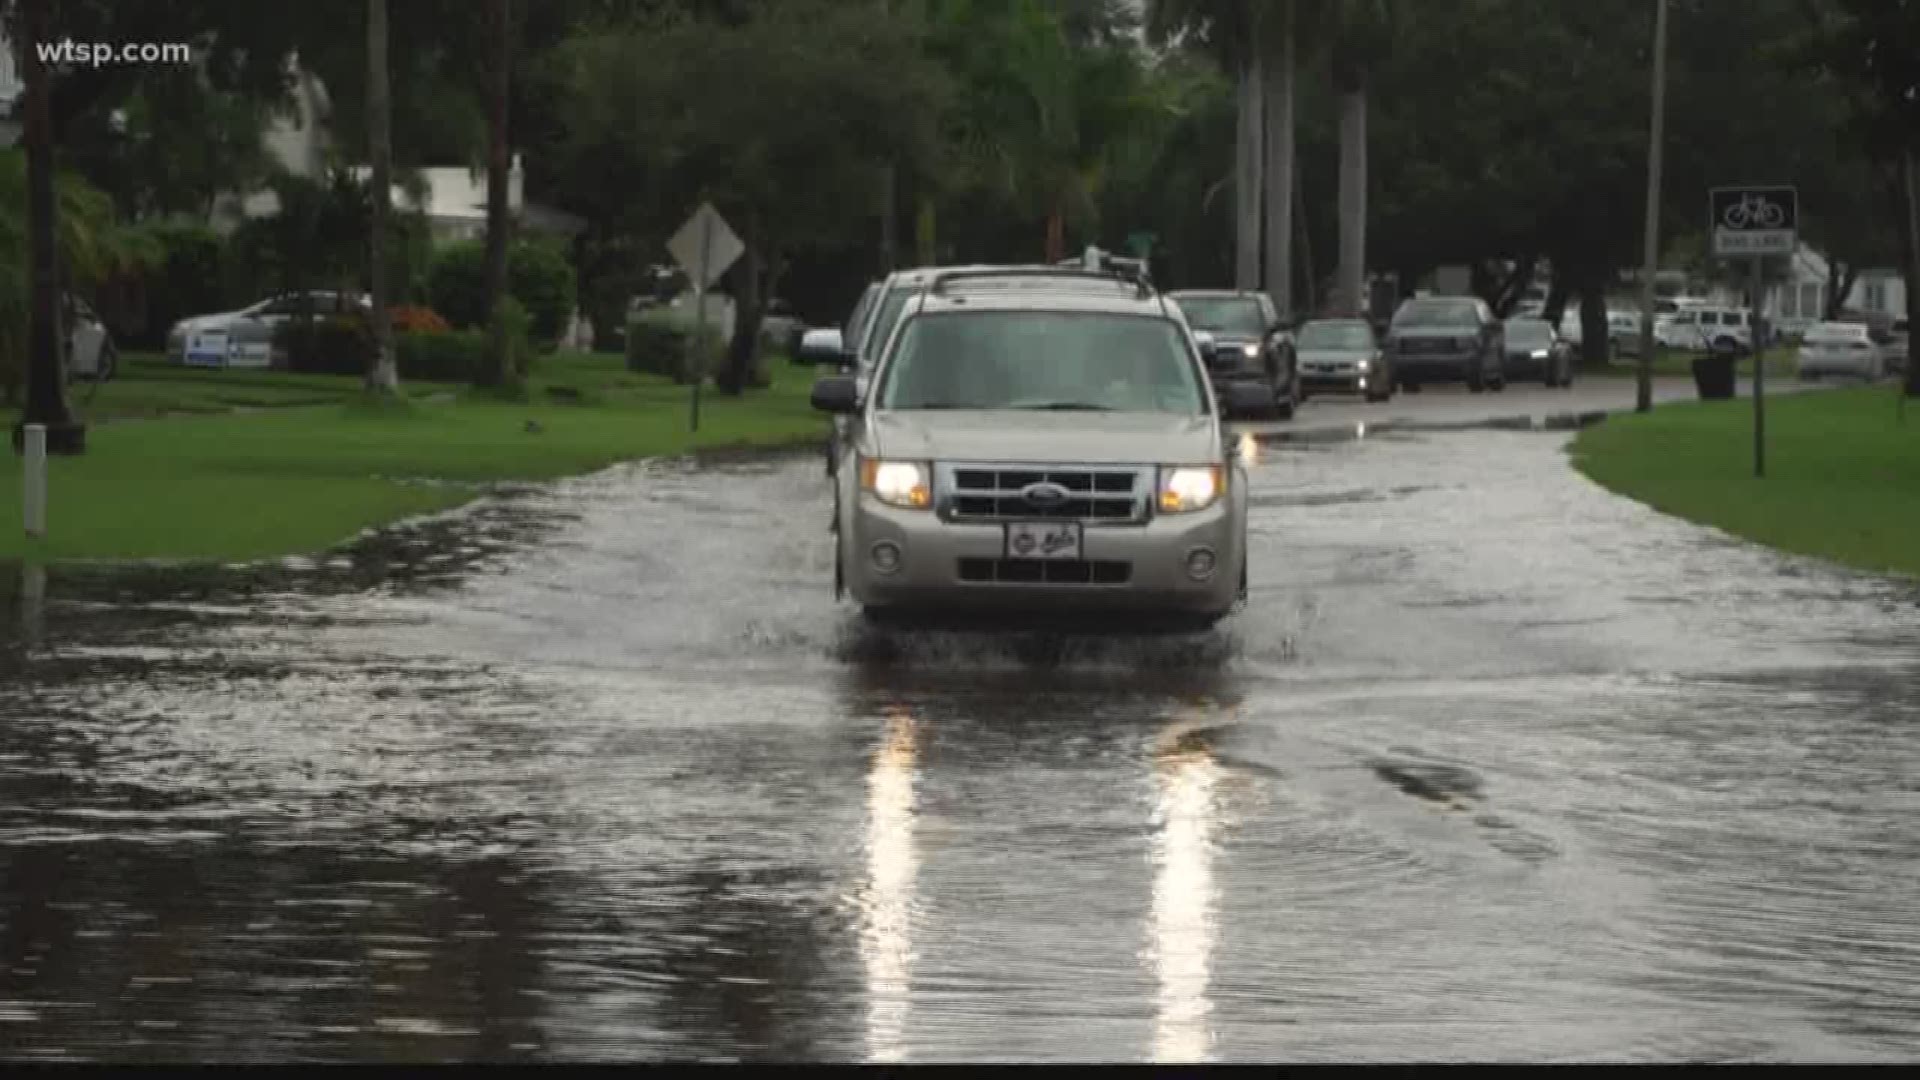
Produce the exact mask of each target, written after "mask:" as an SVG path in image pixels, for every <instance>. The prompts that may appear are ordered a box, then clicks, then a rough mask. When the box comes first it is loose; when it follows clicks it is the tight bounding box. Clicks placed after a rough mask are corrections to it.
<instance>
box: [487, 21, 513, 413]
mask: <svg viewBox="0 0 1920 1080" xmlns="http://www.w3.org/2000/svg"><path fill="white" fill-rule="evenodd" d="M512 14H513V3H512V0H487V29H488V31H489V33H490V40H489V44H490V45H491V47H492V51H493V55H492V57H491V62H490V63H489V65H488V72H487V74H488V80H487V320H488V325H489V326H490V328H491V334H490V340H491V346H490V349H489V351H490V353H491V356H490V357H489V363H488V365H487V367H488V371H487V372H486V374H485V378H486V380H487V381H489V382H493V383H496V384H504V383H510V382H512V381H514V376H515V372H514V360H513V355H512V348H513V343H512V342H510V341H508V339H507V324H506V320H505V318H504V317H503V311H502V307H503V305H504V303H505V302H506V300H507V299H508V295H507V244H508V236H507V233H508V230H509V229H510V228H512V225H513V222H512V220H511V218H510V216H509V213H508V207H507V174H508V169H509V156H508V155H509V150H508V146H507V95H508V92H509V90H510V82H509V80H510V77H511V75H510V73H511V71H512V69H513V23H512Z"/></svg>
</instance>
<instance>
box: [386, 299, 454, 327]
mask: <svg viewBox="0 0 1920 1080" xmlns="http://www.w3.org/2000/svg"><path fill="white" fill-rule="evenodd" d="M387 318H388V319H389V320H391V321H392V324H393V332H394V333H396V334H444V333H446V332H447V331H449V330H452V329H453V327H452V326H451V325H449V324H448V323H447V320H445V319H443V318H441V317H440V313H439V312H437V311H435V310H433V309H432V308H430V307H421V306H420V305H418V304H406V305H402V306H400V307H396V308H391V309H389V310H388V312H387Z"/></svg>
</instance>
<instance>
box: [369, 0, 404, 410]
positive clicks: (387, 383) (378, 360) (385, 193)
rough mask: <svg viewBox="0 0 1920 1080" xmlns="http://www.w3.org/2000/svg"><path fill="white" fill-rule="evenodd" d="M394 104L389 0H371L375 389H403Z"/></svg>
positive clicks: (372, 383)
mask: <svg viewBox="0 0 1920 1080" xmlns="http://www.w3.org/2000/svg"><path fill="white" fill-rule="evenodd" d="M391 107H392V103H391V102H390V101H389V99H388V95H387V0H367V138H368V141H369V142H370V143H371V144H372V145H370V146H369V147H368V148H367V156H368V158H370V159H371V161H372V164H373V168H372V173H373V192H372V195H373V213H372V215H371V216H372V219H373V227H372V229H371V230H370V231H371V233H372V235H371V236H369V237H368V251H369V253H370V257H371V261H370V262H369V263H368V266H367V286H368V291H369V292H371V293H372V294H373V312H372V315H373V350H374V351H373V365H372V367H370V368H369V369H368V370H367V389H368V390H371V391H373V392H374V393H377V394H395V393H398V392H399V390H400V368H399V365H398V364H397V363H396V362H395V360H394V354H393V320H392V318H391V317H390V314H389V312H388V298H387V241H388V236H387V221H388V217H389V216H390V214H391V212H392V206H391V202H392V197H391V193H392V189H393V181H392V176H393V144H392V140H391V139H390V138H389V136H388V130H387V129H388V121H389V120H390V119H391V115H390V109H391Z"/></svg>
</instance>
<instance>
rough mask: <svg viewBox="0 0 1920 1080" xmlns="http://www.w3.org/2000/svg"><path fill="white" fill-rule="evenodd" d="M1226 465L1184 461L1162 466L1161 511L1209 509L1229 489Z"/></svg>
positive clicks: (1183, 512)
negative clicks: (1180, 464)
mask: <svg viewBox="0 0 1920 1080" xmlns="http://www.w3.org/2000/svg"><path fill="white" fill-rule="evenodd" d="M1226 479H1227V477H1226V469H1225V468H1224V467H1223V466H1220V465H1182V466H1178V467H1173V468H1166V469H1162V470H1160V512H1161V513H1163V514H1187V513H1192V512H1193V511H1195V510H1205V509H1206V508H1207V507H1209V506H1212V505H1213V504H1214V503H1216V502H1218V501H1219V499H1220V493H1221V492H1222V491H1224V490H1226Z"/></svg>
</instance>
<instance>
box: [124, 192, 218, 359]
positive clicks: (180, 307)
mask: <svg viewBox="0 0 1920 1080" xmlns="http://www.w3.org/2000/svg"><path fill="white" fill-rule="evenodd" d="M151 235H152V236H153V238H154V240H155V241H156V242H157V243H158V244H159V245H160V246H161V248H162V249H163V250H164V251H165V252H166V255H165V257H164V258H163V259H162V260H161V262H160V264H159V265H158V266H156V267H154V268H153V269H151V270H149V271H146V272H144V273H142V274H141V275H140V276H139V288H140V291H141V292H142V293H144V299H145V309H146V310H145V312H144V314H145V318H143V319H139V320H138V321H139V323H140V324H141V325H139V326H138V327H137V328H136V329H134V330H133V331H132V332H131V333H129V334H127V335H126V337H127V340H126V341H125V342H123V343H122V347H123V348H125V347H139V348H149V349H157V348H161V347H162V346H164V345H165V343H166V337H167V331H168V330H169V329H170V328H172V326H173V324H174V323H176V322H178V321H180V320H181V319H185V318H189V317H191V316H194V315H207V314H211V313H213V312H216V311H222V310H225V309H226V308H228V307H231V306H232V304H231V303H230V299H231V298H230V296H229V295H228V294H227V291H226V289H225V288H224V283H225V281H226V279H227V272H226V267H225V248H224V245H223V244H222V243H221V240H220V237H219V235H218V234H216V233H215V232H214V231H213V230H212V229H209V228H206V227H205V226H201V225H182V224H174V223H164V224H158V225H155V226H153V227H152V233H151Z"/></svg>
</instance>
